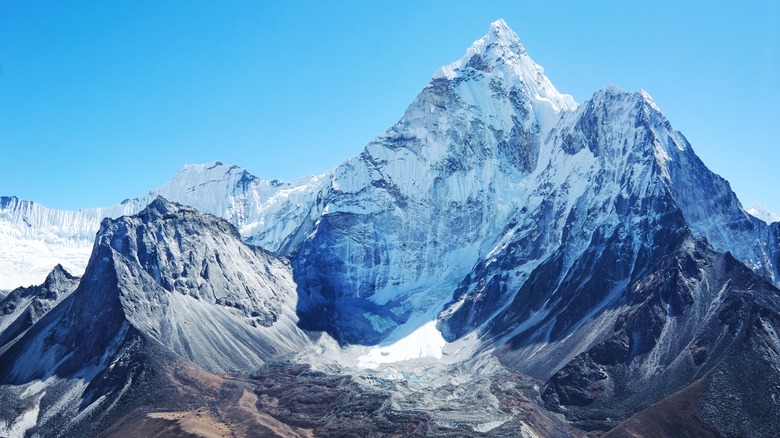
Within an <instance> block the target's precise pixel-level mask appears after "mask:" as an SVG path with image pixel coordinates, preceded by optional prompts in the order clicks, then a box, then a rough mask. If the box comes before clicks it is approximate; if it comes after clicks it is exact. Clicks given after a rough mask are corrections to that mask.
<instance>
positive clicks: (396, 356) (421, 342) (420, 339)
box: [357, 321, 447, 368]
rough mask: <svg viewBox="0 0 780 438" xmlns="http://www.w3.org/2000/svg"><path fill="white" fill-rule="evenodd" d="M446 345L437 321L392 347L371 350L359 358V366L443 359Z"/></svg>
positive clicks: (367, 366)
mask: <svg viewBox="0 0 780 438" xmlns="http://www.w3.org/2000/svg"><path fill="white" fill-rule="evenodd" d="M446 343H447V342H446V341H445V340H444V338H443V337H442V335H441V332H439V331H438V330H437V329H436V321H430V322H428V323H426V324H424V325H422V326H421V327H420V328H418V329H417V330H415V331H414V332H412V333H411V334H410V335H409V336H407V337H405V338H403V339H401V340H399V341H397V342H395V343H393V344H391V345H387V346H383V347H371V348H369V349H368V352H367V353H366V354H364V355H362V356H360V357H358V359H357V361H358V366H359V367H361V368H376V367H378V366H379V365H380V364H387V363H394V362H401V361H405V360H412V359H421V358H426V357H429V358H434V359H441V357H442V350H443V349H444V346H445V345H446Z"/></svg>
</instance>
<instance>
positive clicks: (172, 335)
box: [0, 198, 308, 433]
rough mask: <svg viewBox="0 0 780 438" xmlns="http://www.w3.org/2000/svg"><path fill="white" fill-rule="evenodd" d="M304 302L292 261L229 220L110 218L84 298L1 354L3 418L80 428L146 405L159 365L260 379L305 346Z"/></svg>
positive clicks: (188, 211)
mask: <svg viewBox="0 0 780 438" xmlns="http://www.w3.org/2000/svg"><path fill="white" fill-rule="evenodd" d="M63 275H64V274H62V273H61V272H60V270H55V272H54V273H52V275H51V276H50V277H49V278H50V279H51V281H47V284H44V285H43V286H42V287H41V288H40V289H46V288H48V289H52V288H53V287H54V285H53V284H52V283H53V282H54V281H55V279H56V278H59V277H62V276H63ZM67 279H68V280H70V279H72V278H67ZM18 292H19V294H18V295H24V294H25V291H24V290H22V289H19V290H18ZM14 294H16V292H15V293H13V294H12V295H11V296H9V298H11V297H13V296H14ZM27 295H29V294H27ZM39 295H40V292H39ZM295 299H296V297H295V291H294V285H293V283H292V280H291V274H290V267H289V263H288V262H286V261H285V260H282V259H277V258H275V257H273V256H271V255H270V254H268V253H267V252H265V251H264V250H261V249H259V248H256V247H252V246H248V245H246V244H245V243H243V242H242V241H241V239H240V236H239V234H238V231H237V230H236V229H235V227H234V226H233V225H232V224H230V223H228V222H226V221H225V220H223V219H218V218H216V217H213V216H210V215H205V214H203V213H200V212H198V211H197V210H195V209H193V208H191V207H184V206H181V205H178V204H172V203H169V202H168V201H165V200H164V199H163V198H158V199H156V200H155V201H153V202H152V203H150V204H149V206H147V207H146V208H145V209H144V210H142V211H141V212H140V213H139V214H138V215H136V216H123V217H120V218H118V219H116V220H109V219H106V220H104V221H103V222H102V223H101V228H100V231H99V232H98V234H97V237H96V241H95V246H94V249H93V252H92V256H91V257H90V261H89V264H88V265H87V269H86V271H85V273H84V277H83V279H82V280H81V281H80V282H79V283H78V287H76V288H75V291H73V292H72V293H70V294H69V295H67V297H66V298H65V299H63V300H61V301H60V302H59V304H58V305H57V306H56V307H54V308H51V309H49V310H48V311H47V312H46V313H45V314H44V315H43V317H42V318H40V319H39V320H37V321H36V322H35V324H34V325H33V326H32V327H31V328H28V329H27V331H26V332H24V333H23V334H22V335H21V336H20V338H19V339H18V340H17V341H16V343H14V344H13V345H11V346H10V348H7V349H5V348H4V349H5V351H4V352H3V353H2V355H1V356H0V358H2V359H0V376H2V377H1V378H0V384H2V385H4V386H3V390H2V392H0V398H1V399H3V403H0V405H2V406H5V407H6V408H5V409H4V411H3V412H2V414H3V418H9V417H8V415H9V412H10V413H13V410H14V409H17V410H18V409H21V410H22V411H23V412H24V411H27V412H34V413H35V416H36V417H38V413H39V412H40V413H41V417H39V418H38V421H37V423H36V424H35V425H34V427H33V428H32V429H31V430H33V431H38V432H46V431H53V430H59V429H63V428H64V430H69V428H76V429H78V428H80V427H88V425H84V424H82V423H80V422H79V419H80V416H81V417H83V416H84V415H87V413H89V415H90V416H92V417H96V418H101V416H102V414H100V415H99V414H97V413H101V412H103V413H106V415H109V414H108V413H109V411H111V415H113V414H114V408H115V406H116V405H117V403H119V404H120V405H121V404H122V403H131V402H130V401H127V400H128V399H130V400H133V399H134V397H140V398H143V397H142V395H139V394H138V391H141V389H139V388H144V389H143V390H148V387H147V386H146V385H151V384H154V383H155V382H157V383H159V381H158V380H159V376H161V375H166V374H167V373H168V372H169V371H167V369H165V368H164V367H163V365H162V364H165V365H169V364H175V363H178V362H186V363H191V364H194V365H196V366H198V367H199V368H201V369H203V370H206V371H207V372H212V373H224V372H227V371H241V370H252V369H254V368H256V367H259V366H260V365H262V364H263V363H264V362H265V361H267V360H270V359H273V358H274V357H277V356H283V355H285V354H288V353H290V352H294V351H297V350H298V349H300V348H305V347H306V345H307V342H308V337H307V336H306V335H305V334H303V332H301V331H300V330H299V329H298V328H297V326H296V322H297V317H296V315H295V313H294V309H295ZM7 301H8V299H6V300H4V301H3V303H4V304H5V303H6V302H7ZM28 307H32V306H28ZM0 321H4V320H0ZM5 335H6V332H5V331H4V332H3V336H5ZM161 358H165V359H161ZM72 400H80V401H79V402H78V403H72V402H71V401H72ZM20 406H22V407H21V408H20ZM118 411H120V412H121V409H119V410H118ZM17 415H18V414H17ZM23 415H26V414H23ZM14 417H15V416H14V415H13V414H11V417H10V418H12V419H13V418H14ZM108 418H112V417H110V416H109V417H108ZM9 424H10V422H9ZM105 426H106V424H104V425H103V427H105ZM89 427H92V426H89ZM76 429H74V430H76ZM79 430H80V429H79ZM74 433H75V432H74Z"/></svg>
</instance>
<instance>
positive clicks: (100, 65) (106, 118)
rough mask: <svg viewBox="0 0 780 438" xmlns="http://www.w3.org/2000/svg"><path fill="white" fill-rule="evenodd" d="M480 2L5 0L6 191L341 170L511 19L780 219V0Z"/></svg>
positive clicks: (58, 201)
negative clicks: (665, 123) (200, 175)
mask: <svg viewBox="0 0 780 438" xmlns="http://www.w3.org/2000/svg"><path fill="white" fill-rule="evenodd" d="M418 3H423V4H422V5H421V4H418ZM481 3H483V2H458V1H447V2H435V1H428V2H405V1H394V2H386V3H385V2H365V1H359V2H319V3H315V2H296V1H288V2H260V1H247V2H200V1H187V2H159V1H132V2H118V1H117V2H102V1H94V2H88V1H84V2H53V1H49V2H39V1H29V2H27V1H0V195H16V196H19V197H21V198H24V199H30V200H34V201H37V202H40V203H42V204H44V205H46V206H48V207H52V208H66V209H79V208H90V207H97V206H108V205H113V204H116V203H118V202H120V201H121V200H122V199H124V198H130V197H135V196H139V195H142V194H144V193H146V192H147V191H148V190H149V189H151V188H154V187H156V186H159V185H161V184H163V183H165V182H166V181H168V180H169V179H171V178H172V177H173V176H174V175H175V173H176V172H177V171H178V170H179V169H180V168H181V167H182V166H183V165H184V164H188V163H205V162H210V161H214V160H220V161H223V162H226V163H232V164H238V165H240V166H243V167H245V168H247V169H248V170H249V171H250V172H252V173H253V174H255V175H257V176H259V177H261V178H265V179H273V178H277V179H287V180H290V179H295V178H297V177H299V176H302V175H305V174H309V173H314V174H318V173H322V172H324V171H326V170H328V169H329V168H331V167H334V166H336V165H338V164H339V163H340V162H341V161H343V160H345V159H347V158H349V157H350V156H353V155H355V154H357V153H359V152H360V151H361V150H362V148H363V146H364V145H365V144H366V143H367V142H368V141H369V140H371V138H373V137H374V136H376V135H378V134H381V133H382V132H384V131H385V129H387V128H388V127H390V125H392V124H393V123H395V122H396V121H397V120H398V119H399V118H400V116H401V114H402V113H403V111H404V109H405V108H406V106H407V105H408V104H409V103H410V102H411V101H412V99H413V98H414V97H415V96H416V95H417V93H418V92H419V91H420V90H421V89H422V88H423V87H424V86H425V85H426V84H427V83H428V81H429V79H430V77H431V75H432V74H433V72H434V71H435V70H436V69H437V68H439V67H440V66H441V65H446V64H449V63H450V62H452V61H455V60H457V59H459V58H460V57H461V56H462V55H463V54H464V53H465V50H466V49H467V48H468V47H469V45H470V44H471V43H472V42H473V41H474V40H476V39H479V38H480V37H482V36H483V35H484V34H485V33H487V31H488V27H489V24H490V22H492V21H494V20H496V19H498V18H504V19H505V20H506V22H507V23H508V24H509V26H510V27H512V28H513V29H514V30H515V32H516V33H517V34H518V35H519V37H520V39H521V40H522V41H523V44H524V45H525V47H526V49H527V50H528V52H529V54H530V55H531V57H532V58H533V59H534V60H535V61H536V62H537V63H538V64H540V65H542V66H543V67H544V68H545V72H546V74H547V76H548V77H549V78H550V80H551V81H552V82H553V84H555V86H556V87H557V88H558V90H559V91H561V92H563V93H568V94H572V95H573V96H574V98H575V100H577V101H578V102H582V101H583V100H585V99H588V98H590V96H591V95H592V94H593V93H594V92H595V91H597V90H598V89H600V88H602V87H604V86H605V85H607V84H610V83H614V84H616V85H618V86H620V87H622V88H624V89H627V90H636V89H639V88H642V89H644V90H646V91H647V92H649V93H650V94H651V95H652V96H653V98H654V99H655V101H656V103H657V104H658V105H659V106H660V108H661V109H662V110H663V111H664V112H665V114H666V115H667V116H668V117H669V119H670V120H671V122H672V125H673V126H674V127H675V128H676V129H678V130H680V131H682V132H683V133H684V134H685V135H686V136H687V137H688V139H689V140H690V141H691V143H692V144H693V147H694V149H695V150H696V152H697V153H698V154H699V156H700V157H701V158H702V159H703V160H704V162H705V163H706V164H707V165H708V166H709V167H710V168H711V169H712V170H714V171H715V172H717V173H719V174H720V175H722V176H724V177H725V178H727V179H728V180H729V181H730V182H731V184H732V187H733V188H734V190H735V191H736V192H737V194H738V195H739V196H740V199H741V200H742V202H743V203H744V204H745V205H746V206H747V205H749V204H750V203H752V202H753V201H756V200H757V201H760V202H762V203H763V204H764V205H766V206H767V207H769V208H770V209H772V210H774V211H775V212H778V213H780V195H778V191H777V190H776V186H777V184H776V182H775V181H776V178H777V172H776V169H777V168H778V163H780V147H778V146H780V144H779V143H780V141H778V136H777V135H776V126H777V125H778V121H780V109H779V107H778V102H780V2H777V1H755V2H750V7H745V6H741V5H737V4H735V3H731V2H729V3H726V2H722V3H719V2H679V1H675V2H663V1H657V2H652V4H651V3H650V2H604V3H597V2H581V1H577V2H567V1H558V2H554V3H553V2H541V1H534V2H520V1H511V2H509V1H506V2H501V1H492V2H489V3H490V4H489V5H484V4H481ZM550 3H553V4H550ZM624 3H625V4H624Z"/></svg>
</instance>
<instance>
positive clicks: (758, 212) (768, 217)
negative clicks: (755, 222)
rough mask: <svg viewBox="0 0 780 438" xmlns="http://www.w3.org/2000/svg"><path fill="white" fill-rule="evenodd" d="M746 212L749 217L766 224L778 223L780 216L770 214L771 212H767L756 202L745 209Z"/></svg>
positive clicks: (766, 209)
mask: <svg viewBox="0 0 780 438" xmlns="http://www.w3.org/2000/svg"><path fill="white" fill-rule="evenodd" d="M747 212H748V214H750V215H751V216H753V217H756V218H758V219H761V220H762V221H764V222H766V223H767V224H771V223H774V222H780V216H778V215H776V214H774V213H772V212H771V211H769V209H768V208H766V207H764V206H763V205H761V204H760V203H758V202H754V203H753V204H751V205H750V208H748V209H747Z"/></svg>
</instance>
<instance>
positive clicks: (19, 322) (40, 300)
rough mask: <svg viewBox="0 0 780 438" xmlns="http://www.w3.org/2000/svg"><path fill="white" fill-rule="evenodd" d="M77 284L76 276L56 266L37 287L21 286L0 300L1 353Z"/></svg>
mask: <svg viewBox="0 0 780 438" xmlns="http://www.w3.org/2000/svg"><path fill="white" fill-rule="evenodd" d="M78 283H79V277H74V276H72V275H70V274H69V273H68V272H67V271H65V268H63V267H62V265H57V266H55V267H54V269H53V270H52V271H51V272H50V273H49V275H48V276H47V277H46V281H44V282H43V284H41V285H40V286H30V287H20V288H18V289H15V290H14V291H12V292H11V293H10V294H8V296H7V297H5V299H2V300H0V352H2V351H4V350H6V349H8V347H10V345H12V344H13V342H14V341H15V340H16V339H18V338H19V337H20V336H21V335H23V334H24V333H25V332H26V331H27V330H28V329H29V328H30V327H32V326H33V324H35V323H36V322H38V320H40V319H41V318H43V316H44V315H46V313H48V312H49V311H50V310H51V309H53V308H54V307H55V306H56V305H57V304H59V303H60V302H61V301H62V300H63V299H65V298H66V297H67V296H68V295H70V294H71V292H73V291H74V290H75V289H76V286H78Z"/></svg>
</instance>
